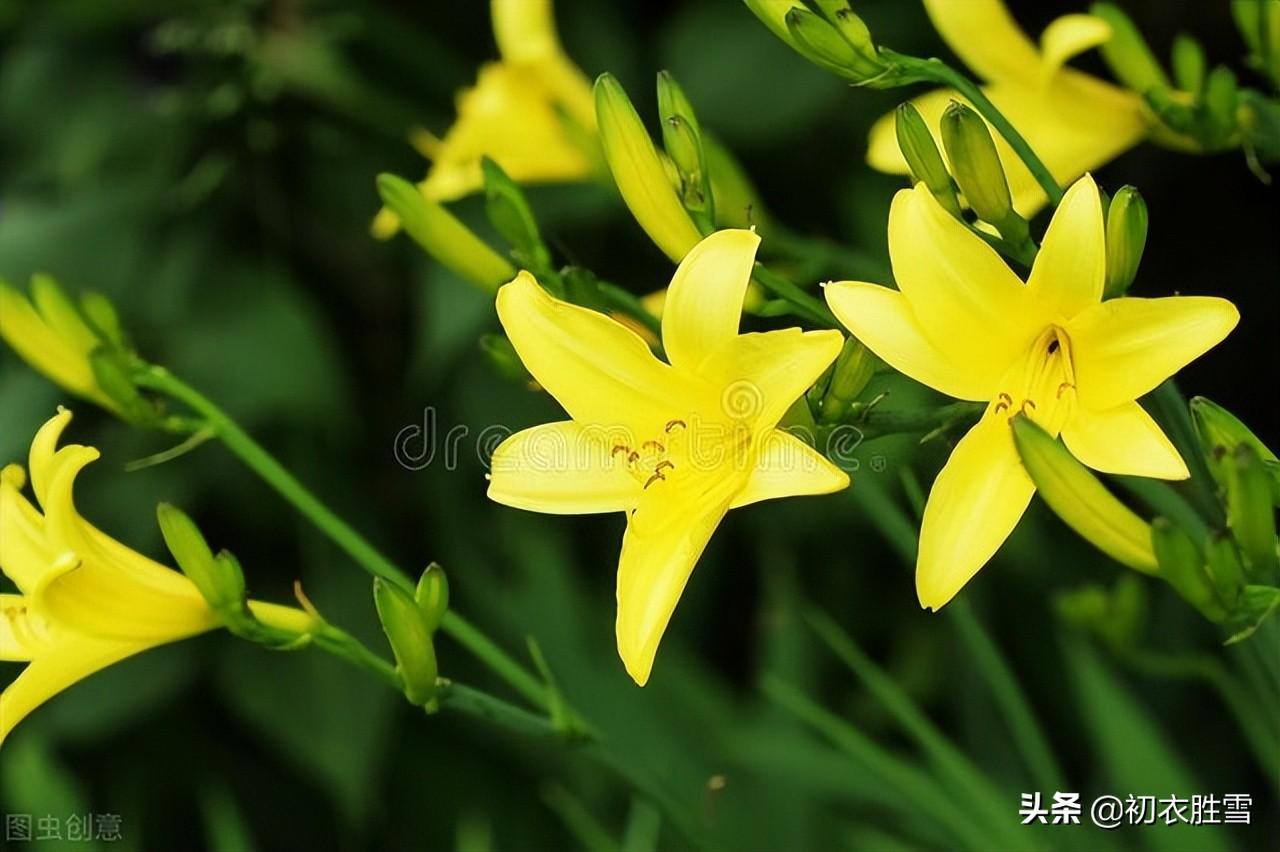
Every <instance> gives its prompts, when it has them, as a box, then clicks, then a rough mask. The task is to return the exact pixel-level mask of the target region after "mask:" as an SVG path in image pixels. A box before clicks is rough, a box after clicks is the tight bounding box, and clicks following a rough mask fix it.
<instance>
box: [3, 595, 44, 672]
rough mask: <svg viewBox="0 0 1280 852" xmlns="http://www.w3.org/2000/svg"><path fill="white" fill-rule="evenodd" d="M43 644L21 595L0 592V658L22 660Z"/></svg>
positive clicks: (24, 599) (26, 603) (37, 628)
mask: <svg viewBox="0 0 1280 852" xmlns="http://www.w3.org/2000/svg"><path fill="white" fill-rule="evenodd" d="M44 646H45V641H44V637H43V636H41V633H40V629H39V625H37V624H36V623H35V619H33V618H32V617H31V613H30V610H29V608H28V602H27V599H26V598H25V597H23V596H22V595H3V594H0V660H5V661H9V662H24V661H26V660H30V659H32V658H33V657H34V656H35V655H36V653H38V652H39V651H40V650H41V649H42V648H44Z"/></svg>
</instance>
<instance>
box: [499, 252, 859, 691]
mask: <svg viewBox="0 0 1280 852" xmlns="http://www.w3.org/2000/svg"><path fill="white" fill-rule="evenodd" d="M759 242H760V240H759V237H757V236H756V235H755V234H754V233H753V232H751V231H743V230H726V231H719V232H716V233H714V234H712V235H711V236H709V237H707V238H706V239H704V240H702V241H701V242H700V243H698V244H697V245H696V246H694V248H693V249H692V250H691V251H690V252H689V253H688V255H687V256H686V257H685V259H684V260H683V261H682V262H681V263H680V266H679V268H677V269H676V272H675V276H674V277H673V278H672V280H671V285H670V287H669V288H668V289H667V295H666V303H665V309H664V310H663V313H662V342H663V346H664V348H665V351H666V353H667V356H668V359H669V362H664V361H661V360H659V359H658V358H657V357H655V356H654V354H653V352H652V351H651V350H650V349H649V347H648V346H647V345H646V344H645V342H644V341H643V340H642V339H641V338H640V337H638V336H637V335H636V334H635V333H634V332H633V331H631V330H630V329H628V328H626V327H625V326H624V325H622V324H620V323H618V322H617V321H615V320H612V319H610V318H609V317H607V316H605V315H603V314H600V313H596V312H595V311H591V310H587V309H586V308H582V307H579V306H577V305H571V304H568V303H566V302H561V301H559V300H557V299H554V298H552V297H551V296H549V295H548V294H547V293H546V292H545V291H544V290H543V289H542V287H540V286H539V285H538V282H537V281H535V280H534V278H533V276H531V275H529V274H528V273H527V272H521V273H520V274H519V275H518V276H517V277H516V279H515V280H514V281H512V282H511V283H510V284H507V285H505V286H504V287H503V288H502V289H501V290H499V291H498V299H497V302H498V316H499V318H500V319H501V321H502V325H503V327H504V328H505V329H506V332H507V335H508V336H509V337H510V338H511V343H512V344H513V345H514V346H515V349H516V352H517V353H519V355H520V358H521V360H522V361H523V362H524V365H525V367H527V368H528V370H529V372H530V373H532V374H533V376H534V378H535V379H537V380H538V383H539V384H541V385H542V386H543V387H544V388H545V389H546V390H547V391H548V392H549V393H550V394H551V395H552V396H553V397H555V399H556V400H557V401H558V402H559V403H560V404H561V405H562V406H564V408H565V410H566V411H568V413H569V416H570V417H571V418H573V419H572V420H566V421H562V422H559V423H549V424H545V425H542V426H537V427H534V428H531V429H526V430H524V431H523V432H519V433H517V434H515V435H513V436H511V437H510V438H508V439H507V440H506V441H504V442H503V443H502V445H501V446H499V447H498V449H497V450H496V451H495V452H494V456H493V461H492V472H491V474H490V484H489V497H490V498H492V499H493V500H495V501H497V502H499V503H503V504H505V505H508V506H514V507H516V508H520V509H529V510H532V511H537V512H549V513H553V514H589V513H599V512H625V513H626V514H627V530H626V534H625V535H624V536H623V540H622V555H621V558H620V559H619V563H618V617H617V642H618V653H619V654H620V655H621V657H622V660H623V663H624V664H625V665H626V668H627V671H628V672H629V673H630V675H631V677H632V678H633V679H634V680H635V681H636V683H638V684H640V685H641V686H643V685H644V684H645V682H646V681H648V679H649V673H650V671H651V669H652V667H653V660H654V655H655V654H656V653H657V650H658V642H659V640H660V639H661V638H662V634H663V632H664V631H665V630H666V627H667V622H668V621H669V620H670V618H671V614H672V612H673V611H674V609H675V606H676V603H677V601H678V600H679V599H680V594H681V592H682V591H683V590H684V586H685V583H686V582H687V581H688V579H689V575H690V573H691V572H692V571H693V566H694V563H696V562H697V560H698V557H699V556H700V555H701V554H702V551H703V549H704V548H705V547H706V545H707V542H708V540H709V539H710V538H711V534H712V533H713V532H714V531H715V529H716V526H717V525H718V524H719V523H720V519H721V518H723V517H724V515H725V513H726V512H728V511H729V510H730V509H733V508H737V507H739V506H745V505H747V504H749V503H754V502H757V501H759V500H768V499H772V498H775V497H788V496H792V495H800V494H826V493H830V492H832V491H838V490H840V489H842V488H844V487H846V486H847V485H848V483H849V478H848V476H847V475H846V474H845V473H844V471H842V470H840V469H839V468H837V467H835V466H834V465H832V464H831V463H830V462H829V461H827V460H826V458H824V457H823V456H822V455H821V454H819V453H818V452H816V451H815V450H813V449H812V448H811V447H809V446H808V445H807V444H805V443H804V442H802V441H800V440H799V439H798V438H796V437H794V436H792V435H790V434H789V433H787V432H785V431H782V430H780V429H777V428H776V426H777V423H778V421H779V419H780V418H781V417H782V415H783V414H784V413H785V412H786V410H787V409H788V408H789V407H790V406H791V403H792V402H794V401H795V400H796V399H797V398H798V397H799V396H800V395H801V394H803V393H804V392H805V390H806V389H808V387H809V386H810V385H812V384H813V382H814V381H815V380H816V379H817V378H818V376H819V375H820V374H821V373H822V371H823V370H824V369H826V367H827V365H829V364H830V363H831V362H832V361H833V360H835V357H836V355H838V354H839V352H840V348H841V344H842V338H841V335H840V333H839V332H837V331H830V330H828V331H811V332H802V331H801V330H800V329H798V328H789V329H784V330H781V331H770V332H765V333H752V334H739V333H738V323H739V320H740V318H741V314H742V303H743V299H744V298H745V296H746V292H747V282H748V280H749V279H750V277H751V270H752V266H753V264H754V261H755V254H756V248H757V246H758V245H759Z"/></svg>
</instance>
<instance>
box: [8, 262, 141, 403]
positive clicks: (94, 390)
mask: <svg viewBox="0 0 1280 852" xmlns="http://www.w3.org/2000/svg"><path fill="white" fill-rule="evenodd" d="M0 337H2V338H4V340H5V342H6V343H8V344H9V345H10V346H12V347H13V351H14V352H17V353H18V355H19V356H21V357H22V359H23V360H24V361H26V362H27V363H28V364H30V365H31V366H32V367H33V368H35V369H36V370H37V371H38V372H40V373H42V374H44V375H45V376H47V377H49V378H50V379H52V380H53V382H54V383H56V384H57V385H58V386H60V387H62V388H63V389H65V390H67V391H69V392H71V393H73V394H75V395H76V396H79V397H82V398H83V399H86V400H88V401H90V402H92V403H95V404H97V405H100V406H102V407H103V408H105V409H107V410H109V411H113V412H115V413H117V414H119V413H120V407H119V406H118V405H117V404H116V402H115V400H113V399H112V398H111V397H110V396H108V395H107V394H106V393H105V392H103V390H102V388H101V387H100V386H99V384H98V380H97V378H96V377H95V376H94V373H93V365H92V364H91V363H90V361H89V355H90V354H91V353H92V352H93V350H95V349H97V348H98V347H99V346H101V345H102V343H103V340H102V338H101V337H99V335H98V332H96V331H95V330H94V329H92V328H90V327H89V325H88V323H86V322H85V321H84V318H83V317H81V315H80V311H79V310H78V309H77V308H76V306H75V305H74V304H72V303H71V302H70V301H68V299H67V297H66V294H64V293H63V292H62V290H61V288H59V287H58V285H57V284H56V283H55V282H54V281H53V279H52V278H49V277H48V276H44V275H36V276H34V277H33V278H32V279H31V299H30V300H28V299H27V297H26V296H24V295H23V294H22V293H20V292H19V291H18V290H17V289H15V288H14V287H12V286H10V285H9V283H8V282H6V281H3V280H0Z"/></svg>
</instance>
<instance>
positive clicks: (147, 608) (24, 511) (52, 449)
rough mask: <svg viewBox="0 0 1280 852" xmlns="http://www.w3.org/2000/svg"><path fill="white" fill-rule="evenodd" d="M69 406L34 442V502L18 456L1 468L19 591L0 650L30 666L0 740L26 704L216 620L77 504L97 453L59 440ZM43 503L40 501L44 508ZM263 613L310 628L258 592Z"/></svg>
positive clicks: (11, 597) (1, 608) (12, 693)
mask: <svg viewBox="0 0 1280 852" xmlns="http://www.w3.org/2000/svg"><path fill="white" fill-rule="evenodd" d="M70 420H71V412H69V411H66V410H65V409H64V410H61V411H59V413H58V414H57V415H56V416H55V417H53V418H52V419H50V420H49V421H48V422H47V423H45V425H44V426H43V427H42V428H41V429H40V431H39V432H38V433H37V434H36V437H35V439H34V440H33V441H32V443H31V453H30V459H29V461H30V469H31V484H32V487H33V490H34V491H35V495H36V499H37V501H38V502H39V504H40V507H41V508H40V509H37V508H36V507H35V506H34V505H33V504H32V503H30V502H29V501H28V500H27V498H26V497H24V496H23V495H22V493H21V490H22V487H23V485H24V484H25V481H26V474H25V472H24V471H23V469H22V468H21V467H19V466H18V465H9V466H8V467H6V468H5V469H4V470H3V472H0V570H3V572H4V575H5V576H6V577H8V578H9V579H10V580H12V581H13V583H14V585H16V586H17V587H18V594H0V660H5V661H16V662H25V663H26V664H27V666H26V668H24V669H23V670H22V673H21V674H19V675H18V677H17V679H16V680H14V681H13V683H11V684H9V686H7V687H5V689H4V691H3V693H0V742H3V741H4V739H5V738H6V737H7V736H8V735H9V732H10V731H12V730H13V728H14V726H15V725H17V724H18V723H19V722H21V721H22V720H23V719H24V718H25V717H26V716H27V714H28V713H30V712H31V711H32V710H34V709H35V708H37V707H39V706H40V705H41V704H43V703H44V702H45V701H47V700H48V699H50V698H52V697H53V696H54V695H56V694H58V693H59V692H61V691H62V690H64V689H66V688H68V687H70V686H71V685H73V684H75V683H76V682H78V681H80V680H82V679H83V678H85V677H88V676H89V675H91V674H93V673H94V672H97V671H99V670H101V669H104V668H106V667H107V666H110V665H112V664H113V663H117V662H119V661H120V660H123V659H125V658H126V657H130V656H133V655H134V654H137V653H140V652H142V651H146V650H148V649H150V648H154V647H156V646H158V645H163V644H167V643H169V642H175V641H177V640H179V639H186V638H188V637H191V636H195V635H197V634H199V633H204V632H206V631H208V630H212V629H214V628H215V627H217V626H218V619H217V618H216V616H215V615H214V613H213V612H212V611H211V610H210V609H209V607H208V605H207V604H206V603H205V601H204V598H202V597H201V596H200V593H199V592H198V591H197V590H196V587H195V585H194V584H192V582H191V581H190V580H188V579H187V578H186V577H185V576H183V575H182V574H179V573H178V572H176V571H173V570H170V569H169V568H166V567H164V566H163V565H160V564H159V563H156V562H153V561H152V560H150V559H148V558H146V557H145V556H142V555H141V554H139V553H135V552H134V551H132V550H130V549H129V548H128V547H126V546H125V545H123V544H121V543H120V542H118V541H116V540H114V539H112V538H110V537H109V536H107V535H106V534H105V533H103V532H101V531H99V530H98V529H96V528H95V527H93V526H92V525H91V524H90V523H89V522H88V521H86V520H85V519H84V518H82V517H81V516H80V514H79V513H78V512H77V511H76V507H75V504H74V502H73V499H72V489H73V486H74V484H75V479H76V476H78V475H79V473H80V471H81V470H82V469H83V468H84V467H85V465H87V464H89V463H90V462H92V461H93V460H94V459H96V458H97V457H98V451H97V450H96V449H94V448H92V447H85V446H80V445H77V444H68V445H67V446H64V447H61V448H59V447H58V446H57V445H58V440H59V438H60V437H61V435H62V432H63V430H64V429H65V428H66V426H67V423H69V422H70ZM41 509H42V510H43V511H41ZM251 608H252V610H253V612H254V614H255V615H257V616H259V618H261V619H263V620H265V621H267V622H269V623H272V624H274V625H276V626H279V627H281V628H283V629H288V630H296V631H298V632H305V631H306V629H307V626H308V625H309V624H310V622H311V617H310V616H308V615H307V614H306V613H303V612H301V611H300V610H294V609H291V608H288V607H281V606H275V605H272V604H262V603H258V602H256V601H255V602H252V604H251Z"/></svg>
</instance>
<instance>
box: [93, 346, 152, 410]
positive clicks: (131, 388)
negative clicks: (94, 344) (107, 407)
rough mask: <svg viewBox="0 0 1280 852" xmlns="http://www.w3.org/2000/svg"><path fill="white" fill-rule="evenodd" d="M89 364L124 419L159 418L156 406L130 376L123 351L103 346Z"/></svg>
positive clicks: (101, 389) (94, 377) (98, 383)
mask: <svg viewBox="0 0 1280 852" xmlns="http://www.w3.org/2000/svg"><path fill="white" fill-rule="evenodd" d="M89 367H90V368H91V369H92V370H93V380H94V381H95V382H96V383H97V385H98V389H99V390H100V391H102V393H104V394H105V395H106V396H107V398H108V399H110V400H111V401H112V402H113V403H114V404H115V409H116V411H118V412H119V414H120V416H121V417H122V418H124V419H125V420H126V421H128V422H130V423H138V424H145V423H147V422H148V421H150V420H154V419H155V409H154V408H152V407H151V405H149V404H148V403H147V401H146V399H144V398H143V396H142V394H140V393H139V392H138V388H137V386H136V385H135V384H134V383H133V379H132V378H131V377H130V375H129V365H128V364H127V363H126V361H125V358H124V356H123V355H122V354H121V353H120V351H119V350H117V349H112V348H108V347H107V346H99V347H98V348H97V349H94V350H93V351H92V352H90V353H89Z"/></svg>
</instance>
